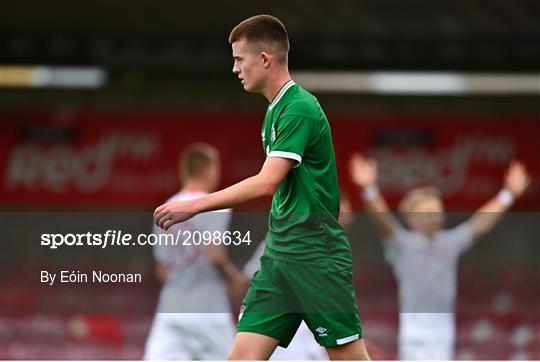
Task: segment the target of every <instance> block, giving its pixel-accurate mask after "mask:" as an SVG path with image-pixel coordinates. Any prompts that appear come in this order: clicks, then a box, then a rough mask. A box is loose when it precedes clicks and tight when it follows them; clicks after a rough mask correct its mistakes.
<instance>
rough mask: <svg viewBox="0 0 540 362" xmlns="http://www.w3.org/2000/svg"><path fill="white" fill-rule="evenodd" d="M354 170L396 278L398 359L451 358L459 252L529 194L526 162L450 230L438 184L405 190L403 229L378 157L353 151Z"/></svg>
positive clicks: (511, 169) (512, 169)
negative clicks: (384, 191)
mask: <svg viewBox="0 0 540 362" xmlns="http://www.w3.org/2000/svg"><path fill="white" fill-rule="evenodd" d="M350 171H351V177H352V180H353V182H354V183H355V184H356V185H357V186H359V187H360V188H361V189H362V195H363V200H364V204H365V207H366V209H367V211H368V212H369V213H370V214H371V216H372V217H373V219H374V221H375V224H376V225H377V227H378V228H379V230H380V232H381V233H382V236H383V238H384V239H383V246H384V249H385V257H386V260H387V261H388V262H389V263H390V264H391V265H392V268H393V270H394V275H395V277H396V279H397V282H398V287H399V308H400V316H399V337H398V342H399V357H400V359H403V360H424V359H431V360H452V359H453V357H454V342H455V319H454V303H455V299H456V291H457V266H458V260H459V256H460V255H461V254H462V253H463V252H464V251H466V250H467V249H468V248H469V247H470V246H471V245H472V244H473V242H474V241H475V240H478V239H479V238H480V237H481V236H482V235H484V234H485V233H487V232H488V231H489V230H491V229H492V228H493V227H494V226H495V224H496V223H497V221H498V220H499V219H500V218H501V216H502V215H503V214H504V212H505V211H506V210H508V208H509V207H510V206H511V205H512V202H513V201H514V199H515V198H518V197H520V196H521V195H522V194H523V193H524V192H525V189H526V188H527V186H528V185H529V183H530V179H529V176H528V174H527V172H526V170H525V166H524V165H523V164H522V163H521V162H512V163H511V164H510V166H509V168H508V170H507V172H506V175H505V178H504V187H503V189H502V190H501V191H500V192H499V194H498V195H496V196H495V197H494V198H492V199H491V200H489V201H488V202H487V203H486V204H484V205H483V206H482V207H480V208H479V209H478V210H477V211H476V212H475V213H474V214H473V215H472V216H471V217H470V218H469V219H468V220H467V221H465V222H463V223H462V224H461V225H458V226H457V227H454V228H452V229H443V226H444V219H445V215H444V207H443V203H442V200H441V196H440V193H439V191H438V190H437V189H436V188H433V187H421V188H417V189H414V190H412V191H410V192H409V193H407V195H406V196H405V197H404V199H403V201H401V203H400V205H399V211H400V212H401V214H402V215H403V218H404V220H405V222H406V224H407V226H408V229H405V228H404V227H403V226H402V225H401V224H400V222H399V221H398V220H397V219H396V218H395V217H394V216H393V215H392V213H391V211H390V209H389V208H388V206H387V204H386V202H385V200H384V198H383V197H382V195H381V193H380V191H379V189H378V187H377V163H376V161H375V160H373V159H366V158H364V157H362V156H361V155H353V157H352V158H351V161H350Z"/></svg>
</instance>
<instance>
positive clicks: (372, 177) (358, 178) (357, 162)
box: [349, 153, 377, 188]
mask: <svg viewBox="0 0 540 362" xmlns="http://www.w3.org/2000/svg"><path fill="white" fill-rule="evenodd" d="M349 172H350V173H351V180H352V182H354V183H355V184H356V185H357V186H359V187H363V188H366V187H370V186H373V185H375V184H376V183H377V161H375V160H374V159H373V158H365V157H364V156H362V154H360V153H355V154H353V155H352V157H351V159H350V160H349Z"/></svg>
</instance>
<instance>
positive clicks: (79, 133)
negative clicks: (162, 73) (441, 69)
mask: <svg viewBox="0 0 540 362" xmlns="http://www.w3.org/2000/svg"><path fill="white" fill-rule="evenodd" d="M262 116H263V114H262V113H261V114H221V113H214V114H197V115H195V114H182V113H133V112H87V111H60V112H59V111H56V112H3V113H0V119H1V120H2V123H1V126H0V127H1V133H0V140H1V143H0V149H1V152H0V169H1V170H2V171H1V174H2V179H1V180H2V181H1V185H0V200H1V202H2V204H3V205H7V206H9V207H15V208H17V207H27V206H38V207H76V208H85V207H127V208H131V207H152V206H155V205H157V204H158V203H159V202H161V201H162V200H163V199H165V198H167V197H168V196H169V195H171V194H172V193H174V192H176V191H177V190H178V188H179V181H178V176H177V162H178V156H179V153H180V152H181V150H182V149H183V148H184V147H185V146H186V145H188V144H190V143H192V142H208V143H211V144H213V145H215V146H216V147H217V148H218V149H219V150H220V152H221V157H222V162H223V180H222V186H227V185H230V184H231V183H233V182H236V181H239V180H241V179H243V178H245V177H248V176H250V175H253V174H255V173H256V172H258V170H259V169H260V166H261V165H262V162H263V161H264V154H263V150H262V146H261V140H260V127H261V121H262ZM329 118H330V121H331V126H332V133H333V139H334V146H335V150H336V157H337V162H338V170H339V177H340V181H341V183H342V185H343V189H344V190H346V191H347V192H348V193H349V194H351V196H353V199H355V200H356V201H357V202H358V198H357V196H355V194H356V191H355V190H354V188H353V187H352V185H351V183H350V181H349V180H348V174H347V160H348V157H349V156H350V154H351V153H352V152H354V151H360V152H363V153H365V154H367V155H369V156H372V157H375V158H376V159H377V160H378V161H379V169H380V186H381V189H382V190H383V191H384V193H385V195H386V196H387V197H388V199H389V200H390V203H391V204H393V205H395V203H396V202H397V201H398V200H399V198H400V197H401V196H402V195H403V194H404V193H405V192H406V191H407V190H409V189H411V188H413V187H415V186H419V185H428V184H429V185H435V186H438V187H439V188H441V190H442V192H443V194H444V197H445V201H446V203H447V205H448V206H449V208H450V209H456V210H462V209H471V208H473V207H476V206H479V204H480V203H482V202H484V201H486V200H487V199H488V198H489V197H491V196H493V195H494V194H495V193H496V192H497V191H498V190H499V189H500V188H501V185H502V180H503V174H504V170H505V168H506V167H507V165H508V163H509V162H510V160H511V159H513V158H519V159H522V160H524V161H525V162H526V164H527V166H528V168H529V170H530V172H531V173H532V174H533V177H534V178H535V179H536V180H538V179H540V147H539V145H538V136H539V135H540V132H539V130H540V123H539V119H538V118H536V119H535V118H533V117H530V116H500V117H496V118H493V117H479V116H476V115H475V116H454V117H449V116H444V117H441V116H440V115H436V114H434V115H429V116H426V115H423V116H419V117H418V116H412V115H408V116H400V117H367V116H362V115H360V116H354V115H330V117H329ZM259 206H260V205H259ZM517 206H518V207H521V208H524V209H538V207H539V206H540V190H539V188H538V183H537V182H534V183H533V185H532V186H531V188H530V189H529V191H528V193H527V195H526V197H525V198H524V199H523V200H522V201H520V203H519V204H518V205H517Z"/></svg>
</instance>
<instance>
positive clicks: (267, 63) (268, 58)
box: [261, 52, 272, 68]
mask: <svg viewBox="0 0 540 362" xmlns="http://www.w3.org/2000/svg"><path fill="white" fill-rule="evenodd" d="M261 61H262V63H263V66H264V67H265V68H268V67H269V66H270V63H271V62H272V56H271V55H270V54H268V53H267V52H261Z"/></svg>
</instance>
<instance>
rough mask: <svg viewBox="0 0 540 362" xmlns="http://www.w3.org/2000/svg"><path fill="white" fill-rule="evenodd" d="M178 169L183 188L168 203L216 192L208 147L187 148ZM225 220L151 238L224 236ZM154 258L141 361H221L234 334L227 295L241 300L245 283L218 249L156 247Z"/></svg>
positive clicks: (199, 221) (215, 157)
mask: <svg viewBox="0 0 540 362" xmlns="http://www.w3.org/2000/svg"><path fill="white" fill-rule="evenodd" d="M179 166H180V167H179V168H180V176H181V179H182V183H183V188H182V190H181V191H180V192H179V193H177V194H176V195H174V196H172V197H171V198H170V199H169V200H168V202H169V201H173V200H188V199H192V198H196V197H200V196H201V195H203V194H206V193H209V192H212V191H213V190H215V188H216V187H217V186H218V183H219V178H220V161H219V154H218V152H217V150H216V149H215V148H213V147H212V146H209V145H206V144H201V143H197V144H192V145H190V146H188V147H187V149H186V150H185V151H184V152H183V153H182V156H181V159H180V163H179ZM230 218H231V212H230V209H227V210H220V211H215V212H209V213H204V214H200V215H198V216H196V217H194V218H192V219H191V220H189V221H186V222H183V223H180V224H177V225H175V226H173V227H171V228H170V229H169V230H168V231H164V230H163V229H160V228H158V227H156V226H154V229H153V232H154V233H155V234H161V233H172V234H173V235H176V234H177V233H178V232H180V230H181V231H189V232H191V233H193V232H194V231H199V232H201V233H203V232H204V231H210V232H212V233H213V232H215V231H219V232H220V233H223V232H224V231H226V230H228V228H229V223H230ZM180 240H183V238H180ZM179 244H183V242H182V241H180V243H179ZM154 256H155V259H156V275H157V277H158V279H160V281H161V282H162V283H163V288H162V290H161V293H160V296H159V301H158V305H157V313H156V316H155V318H154V322H153V324H152V329H151V331H150V335H149V336H148V339H147V341H146V348H145V353H144V359H146V360H156V359H157V360H224V359H226V357H227V354H228V353H229V350H230V349H231V346H232V345H233V342H234V336H235V333H236V326H235V324H234V321H233V319H232V313H231V306H230V303H229V299H228V296H227V289H229V292H230V293H231V294H233V295H234V294H243V293H244V292H245V289H246V288H247V283H248V279H247V277H246V276H245V275H244V274H243V273H242V272H241V271H240V270H239V269H238V268H236V266H235V265H234V264H233V263H232V262H231V261H230V260H229V258H228V256H227V253H226V249H225V248H224V246H223V245H213V244H212V243H211V244H210V245H208V246H204V245H156V246H155V247H154Z"/></svg>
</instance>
